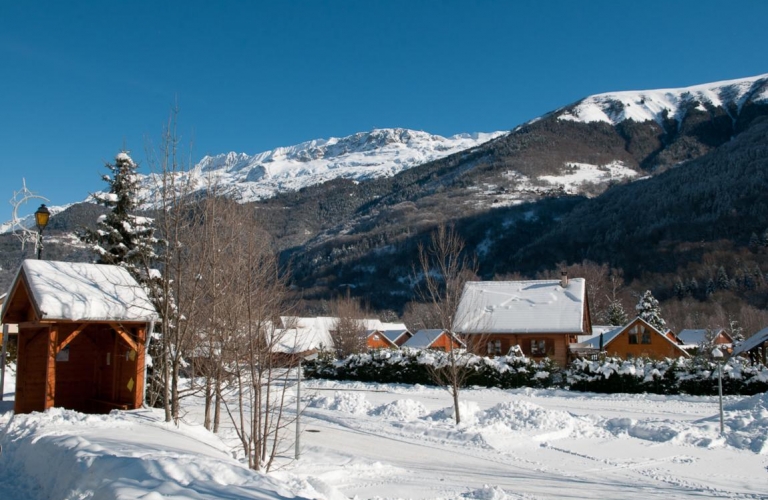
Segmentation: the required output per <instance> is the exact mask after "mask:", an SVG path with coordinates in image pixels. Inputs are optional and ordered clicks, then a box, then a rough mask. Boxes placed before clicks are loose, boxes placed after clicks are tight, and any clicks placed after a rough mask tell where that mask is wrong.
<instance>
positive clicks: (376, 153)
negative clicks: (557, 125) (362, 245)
mask: <svg viewBox="0 0 768 500" xmlns="http://www.w3.org/2000/svg"><path fill="white" fill-rule="evenodd" d="M504 133H505V132H493V133H487V134H486V133H475V134H458V135H454V136H452V137H448V138H446V137H442V136H439V135H434V134H429V133H427V132H422V131H417V130H409V129H405V128H383V129H373V130H371V131H369V132H358V133H356V134H352V135H349V136H346V137H341V138H337V137H331V138H329V139H315V140H311V141H307V142H302V143H300V144H296V145H294V146H285V147H278V148H275V149H273V150H271V151H264V152H262V153H258V154H256V155H253V156H250V155H248V154H245V153H235V152H230V153H225V154H220V155H216V156H206V157H204V158H203V159H202V160H201V161H200V163H198V164H197V165H196V166H195V168H194V169H192V170H191V171H190V173H189V175H191V176H197V177H199V178H198V179H193V180H194V181H195V184H196V185H199V186H203V185H205V182H204V181H205V179H207V178H209V177H211V176H212V177H213V178H215V179H216V180H217V181H218V182H219V183H220V184H221V185H222V186H224V187H225V189H227V191H228V193H229V194H230V195H232V196H234V197H235V198H237V199H238V200H240V201H253V200H257V199H263V198H268V197H271V196H274V195H275V194H276V193H278V192H281V191H286V190H297V189H301V188H302V187H306V186H310V185H313V184H319V183H322V182H326V181H328V180H331V179H334V178H337V177H344V178H347V179H354V180H364V179H371V178H375V177H382V176H391V175H395V174H397V173H399V172H401V171H403V170H406V169H408V168H411V167H414V166H417V165H421V164H423V163H427V162H429V161H432V160H436V159H439V158H442V157H444V156H448V155H450V154H453V153H457V152H459V151H462V150H465V149H468V148H472V147H474V146H477V145H479V144H482V143H484V142H487V141H489V140H491V139H494V138H496V137H498V136H500V135H503V134H504Z"/></svg>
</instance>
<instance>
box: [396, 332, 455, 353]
mask: <svg viewBox="0 0 768 500" xmlns="http://www.w3.org/2000/svg"><path fill="white" fill-rule="evenodd" d="M444 331H445V330H440V329H428V330H419V331H418V332H416V333H414V334H413V337H411V338H409V339H408V340H407V341H406V342H405V344H403V347H411V348H413V349H428V348H429V346H431V345H432V342H434V341H435V340H437V338H438V337H439V336H440V334H441V333H443V332H444Z"/></svg>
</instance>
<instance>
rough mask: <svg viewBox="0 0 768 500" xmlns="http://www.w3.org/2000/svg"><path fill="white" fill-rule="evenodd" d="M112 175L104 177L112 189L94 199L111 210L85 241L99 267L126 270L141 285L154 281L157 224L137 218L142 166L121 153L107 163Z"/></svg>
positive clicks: (82, 236) (84, 235) (88, 230)
mask: <svg viewBox="0 0 768 500" xmlns="http://www.w3.org/2000/svg"><path fill="white" fill-rule="evenodd" d="M106 167H107V169H109V171H110V173H109V174H105V175H103V176H102V180H103V181H104V182H106V183H107V184H108V185H109V190H108V191H107V192H105V193H96V194H94V195H93V198H94V199H95V200H96V201H97V202H98V203H99V204H101V205H103V206H105V207H106V208H107V209H108V212H107V213H106V214H105V215H103V216H101V217H99V220H98V225H97V228H96V229H95V230H93V229H85V230H84V232H83V234H82V235H81V239H82V240H83V241H85V242H86V243H89V244H91V249H92V250H93V252H94V253H95V254H96V255H97V257H98V263H99V264H112V265H117V266H121V267H124V268H126V269H127V270H128V272H130V273H131V275H132V276H133V277H134V278H136V279H137V280H138V281H139V283H144V284H147V283H149V281H150V272H149V271H148V270H149V269H150V262H151V261H152V260H153V259H154V258H155V257H156V255H155V245H156V244H157V241H156V239H155V238H154V228H153V220H152V219H151V218H148V217H141V216H137V215H135V214H134V212H135V211H136V209H137V207H138V206H139V204H140V200H139V180H140V176H139V175H138V173H137V169H138V166H137V165H136V163H135V162H134V161H133V160H132V159H131V157H130V156H129V155H128V153H126V152H121V153H118V154H117V156H116V157H115V163H114V164H111V163H107V165H106Z"/></svg>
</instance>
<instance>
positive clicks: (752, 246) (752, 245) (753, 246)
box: [749, 233, 762, 252]
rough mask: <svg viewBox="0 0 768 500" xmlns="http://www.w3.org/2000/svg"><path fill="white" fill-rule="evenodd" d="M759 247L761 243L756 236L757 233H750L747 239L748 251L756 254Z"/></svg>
mask: <svg viewBox="0 0 768 500" xmlns="http://www.w3.org/2000/svg"><path fill="white" fill-rule="evenodd" d="M761 246H762V242H761V241H760V237H759V236H758V235H757V233H752V234H751V235H750V237H749V250H750V251H752V252H757V251H758V249H759V248H760V247H761Z"/></svg>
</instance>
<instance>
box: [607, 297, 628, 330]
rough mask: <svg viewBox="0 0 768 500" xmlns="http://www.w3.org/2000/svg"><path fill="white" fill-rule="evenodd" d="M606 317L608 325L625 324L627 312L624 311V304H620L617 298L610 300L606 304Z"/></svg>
mask: <svg viewBox="0 0 768 500" xmlns="http://www.w3.org/2000/svg"><path fill="white" fill-rule="evenodd" d="M606 317H607V319H608V324H610V325H616V326H620V325H626V324H627V313H626V312H625V311H624V306H622V305H621V301H619V300H612V301H611V302H610V304H608V311H607V312H606Z"/></svg>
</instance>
